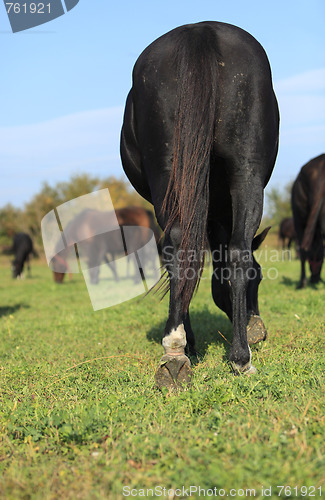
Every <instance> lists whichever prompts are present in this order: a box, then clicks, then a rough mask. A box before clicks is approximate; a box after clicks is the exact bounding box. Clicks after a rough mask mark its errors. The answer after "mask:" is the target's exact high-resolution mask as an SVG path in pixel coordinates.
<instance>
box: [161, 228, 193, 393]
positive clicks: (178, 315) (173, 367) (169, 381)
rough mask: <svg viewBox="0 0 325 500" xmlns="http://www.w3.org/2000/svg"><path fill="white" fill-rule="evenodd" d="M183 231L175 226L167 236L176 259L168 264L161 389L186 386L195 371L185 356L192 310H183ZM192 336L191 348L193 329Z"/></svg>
mask: <svg viewBox="0 0 325 500" xmlns="http://www.w3.org/2000/svg"><path fill="white" fill-rule="evenodd" d="M180 237H181V235H180V231H179V230H178V229H177V227H175V225H174V226H173V227H172V228H171V230H170V233H169V235H168V236H166V241H165V245H164V246H165V248H166V247H167V246H169V249H171V250H172V254H169V255H172V259H171V260H170V261H168V264H167V263H166V267H167V270H168V274H169V282H170V297H169V317H168V320H167V323H166V327H165V333H164V338H163V340H162V345H163V347H164V349H165V354H164V356H163V357H162V358H161V360H160V363H159V367H158V369H157V371H156V374H155V380H156V384H157V386H158V387H159V388H162V387H167V388H168V389H171V390H175V389H183V388H184V387H185V388H186V387H188V386H189V385H190V383H191V377H192V370H191V362H190V360H189V359H188V357H187V356H186V355H185V347H186V344H187V340H186V333H187V332H186V331H185V328H186V327H187V329H188V331H189V328H188V325H189V317H188V313H187V314H184V313H182V297H181V295H180V294H179V295H177V283H178V280H179V262H178V259H177V251H178V249H179V245H180ZM192 337H193V338H190V339H189V340H190V346H189V347H190V349H191V348H194V336H193V332H192Z"/></svg>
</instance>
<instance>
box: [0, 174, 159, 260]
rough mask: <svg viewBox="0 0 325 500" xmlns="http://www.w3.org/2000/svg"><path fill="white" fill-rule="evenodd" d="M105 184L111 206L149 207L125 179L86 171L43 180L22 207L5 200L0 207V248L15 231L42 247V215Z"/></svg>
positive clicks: (102, 187)
mask: <svg viewBox="0 0 325 500" xmlns="http://www.w3.org/2000/svg"><path fill="white" fill-rule="evenodd" d="M104 188H108V189H109V192H110V195H111V198H112V202H113V206H114V208H122V207H126V206H132V205H133V206H142V207H145V208H149V207H151V205H150V203H148V202H147V201H146V200H144V199H143V198H142V197H141V196H140V195H138V193H137V192H136V191H135V190H134V189H133V188H132V186H131V184H130V183H129V182H127V181H125V180H124V179H122V178H120V179H118V178H116V177H109V178H107V179H100V178H98V177H93V176H91V175H88V174H79V175H74V176H72V177H71V178H70V180H69V181H67V182H58V183H57V184H55V185H54V186H51V185H50V184H48V183H47V182H44V183H43V185H42V188H41V190H40V192H38V193H37V194H35V195H34V196H33V197H32V199H31V200H30V201H29V202H28V203H26V204H25V205H24V207H23V208H17V207H14V206H13V205H12V204H7V205H5V206H4V207H2V208H0V248H2V249H6V248H8V247H10V246H11V242H12V238H13V236H14V234H16V233H17V232H20V231H23V232H26V233H28V234H29V235H30V236H31V238H32V239H33V242H34V245H35V247H36V249H37V250H38V251H41V250H42V248H43V244H42V236H41V221H42V219H43V217H44V216H45V215H46V214H47V213H48V212H50V211H51V210H52V209H54V208H56V207H57V206H59V205H61V204H62V203H65V202H66V201H69V200H73V199H74V198H78V197H79V196H82V195H85V194H89V193H91V192H93V191H97V190H99V189H104Z"/></svg>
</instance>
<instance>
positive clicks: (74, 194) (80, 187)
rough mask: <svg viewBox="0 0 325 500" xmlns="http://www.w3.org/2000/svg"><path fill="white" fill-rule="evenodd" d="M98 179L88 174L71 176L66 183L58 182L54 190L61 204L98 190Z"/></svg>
mask: <svg viewBox="0 0 325 500" xmlns="http://www.w3.org/2000/svg"><path fill="white" fill-rule="evenodd" d="M100 182H101V181H100V179H99V178H98V177H92V176H90V175H88V174H77V175H73V176H72V177H71V178H70V180H69V181H68V182H59V183H58V184H56V186H55V188H54V189H55V190H56V191H57V194H58V196H59V198H60V199H61V201H62V203H63V202H65V201H69V200H73V199H74V198H78V197H79V196H83V195H84V194H88V193H92V192H93V191H96V190H97V189H99V185H100Z"/></svg>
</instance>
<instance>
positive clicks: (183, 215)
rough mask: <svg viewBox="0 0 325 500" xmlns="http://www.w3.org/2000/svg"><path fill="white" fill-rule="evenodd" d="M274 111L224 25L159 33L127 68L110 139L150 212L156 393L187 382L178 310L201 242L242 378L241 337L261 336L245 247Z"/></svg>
mask: <svg viewBox="0 0 325 500" xmlns="http://www.w3.org/2000/svg"><path fill="white" fill-rule="evenodd" d="M278 127H279V114H278V106H277V102H276V98H275V95H274V91H273V88H272V79H271V71H270V67H269V62H268V59H267V56H266V54H265V52H264V50H263V48H262V47H261V45H260V44H259V43H258V42H257V41H256V40H255V39H254V38H253V37H252V36H251V35H250V34H248V33H246V32H245V31H243V30H241V29H240V28H237V27H235V26H232V25H229V24H223V23H218V22H202V23H198V24H192V25H186V26H182V27H179V28H176V29H174V30H172V31H171V32H169V33H167V34H165V35H163V36H162V37H160V38H158V40H156V41H155V42H153V43H152V44H151V45H150V46H149V47H147V48H146V49H145V50H144V52H143V53H142V54H141V55H140V57H139V59H138V60H137V62H136V64H135V67H134V70H133V86H132V89H131V91H130V93H129V95H128V98H127V102H126V108H125V115H124V123H123V128H122V133H121V157H122V163H123V167H124V170H125V172H126V174H127V176H128V178H129V180H130V181H131V183H132V184H133V186H134V187H135V189H136V190H137V191H138V192H139V193H140V194H141V195H142V196H143V197H144V198H146V199H147V200H149V201H150V202H151V203H152V204H153V205H154V208H155V213H156V217H157V220H158V223H159V225H160V226H161V228H162V229H163V231H164V233H165V240H164V247H165V255H166V249H167V248H168V255H170V254H172V258H169V259H168V262H167V263H166V268H167V271H168V276H169V287H170V306H169V317H168V320H167V324H166V327H165V331H164V337H163V341H162V343H163V346H164V348H165V355H164V356H163V358H162V360H161V363H160V367H159V368H158V370H157V372H156V383H157V385H158V386H163V385H165V386H169V387H175V385H180V384H182V383H189V380H190V374H191V370H190V362H189V360H188V358H187V357H186V356H185V351H184V350H185V346H186V344H187V346H188V350H189V351H190V353H195V345H194V335H193V332H192V328H191V325H190V318H189V305H190V301H191V298H192V296H193V293H194V291H195V290H196V288H197V286H198V283H199V280H200V276H201V272H202V267H203V260H204V255H205V248H206V240H207V239H208V241H209V244H210V249H211V251H212V255H214V253H218V255H219V256H220V253H221V254H222V258H221V259H220V258H218V259H214V260H213V266H214V273H213V277H212V294H213V298H214V301H215V303H216V305H217V306H219V307H220V308H221V309H223V310H224V311H225V312H226V313H227V315H228V316H229V318H230V320H231V321H232V323H233V342H232V347H231V350H230V361H231V364H232V366H233V368H234V370H235V371H236V372H240V373H243V372H246V373H252V372H253V371H255V369H254V367H253V366H252V365H251V351H250V348H249V345H248V341H247V323H249V325H248V326H249V330H250V336H251V338H252V341H253V342H254V341H256V340H259V339H262V338H263V339H264V337H265V334H266V331H265V327H264V324H263V322H262V320H261V318H260V317H259V310H258V304H257V290H258V284H259V282H260V280H261V276H260V267H259V265H258V264H257V262H256V261H255V259H254V257H253V255H252V251H253V250H254V249H255V248H257V246H258V245H259V244H260V242H261V241H262V240H263V239H264V237H265V235H266V233H267V230H265V231H264V232H263V233H262V235H259V236H257V237H256V238H255V239H254V235H255V233H256V231H257V229H258V227H259V224H260V221H261V216H262V209H263V190H264V187H265V186H266V184H267V182H268V180H269V178H270V176H271V173H272V170H273V167H274V163H275V159H276V155H277V149H278Z"/></svg>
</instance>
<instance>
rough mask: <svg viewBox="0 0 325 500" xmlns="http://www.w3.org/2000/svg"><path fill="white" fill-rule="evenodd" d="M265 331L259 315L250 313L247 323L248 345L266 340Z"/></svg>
mask: <svg viewBox="0 0 325 500" xmlns="http://www.w3.org/2000/svg"><path fill="white" fill-rule="evenodd" d="M266 337H267V331H266V328H265V325H264V323H263V320H262V318H261V317H260V316H257V315H256V314H252V315H251V316H250V318H249V321H248V325H247V342H248V343H249V345H253V344H257V343H258V342H262V341H263V340H266Z"/></svg>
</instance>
